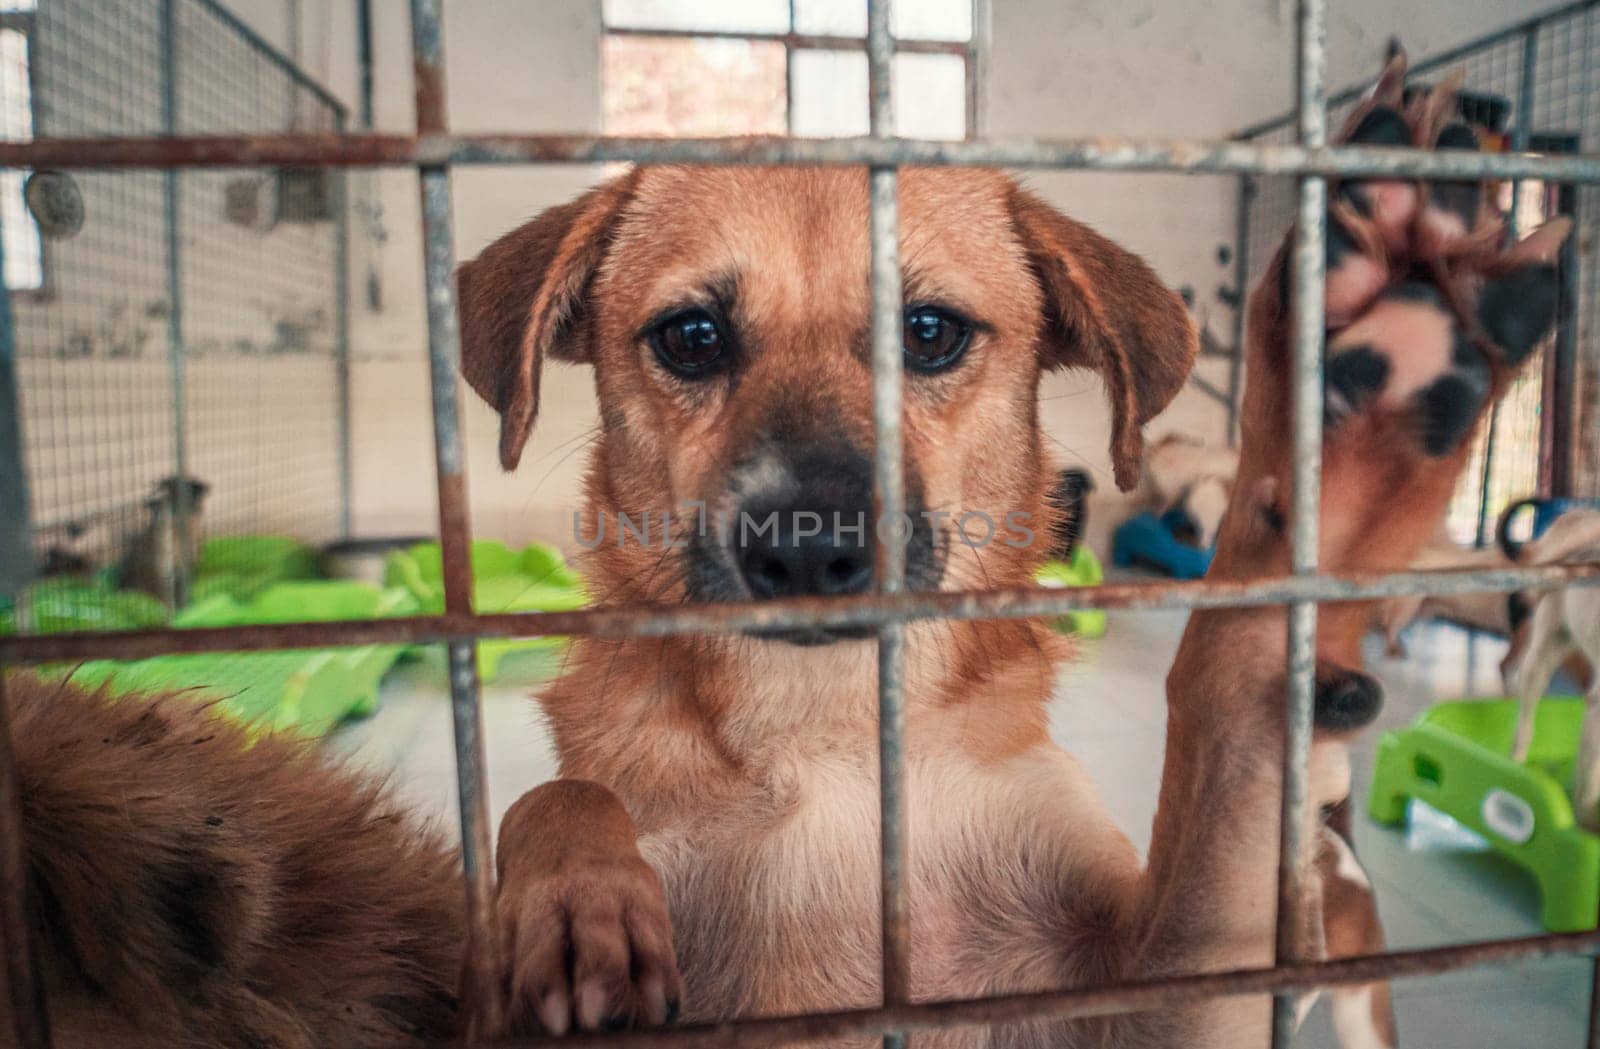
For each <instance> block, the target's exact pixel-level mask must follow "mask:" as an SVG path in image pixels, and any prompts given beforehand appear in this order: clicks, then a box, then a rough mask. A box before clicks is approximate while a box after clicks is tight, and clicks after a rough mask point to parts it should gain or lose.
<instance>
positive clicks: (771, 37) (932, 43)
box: [606, 26, 973, 58]
mask: <svg viewBox="0 0 1600 1049" xmlns="http://www.w3.org/2000/svg"><path fill="white" fill-rule="evenodd" d="M606 35H607V36H633V37H656V38H661V37H665V38H667V39H669V40H748V41H750V42H751V43H753V44H782V45H784V46H785V47H790V48H794V49H796V50H804V51H866V49H867V38H866V37H864V36H836V35H832V34H827V33H756V32H750V33H741V32H737V31H734V30H722V29H645V28H642V27H639V26H606ZM972 48H973V45H972V42H971V41H970V40H902V39H900V38H896V39H895V41H894V50H896V51H899V52H902V53H905V54H916V55H956V56H958V57H963V58H964V57H966V55H967V53H968V52H969V51H971V50H972Z"/></svg>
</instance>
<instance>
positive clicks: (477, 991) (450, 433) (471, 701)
mask: <svg viewBox="0 0 1600 1049" xmlns="http://www.w3.org/2000/svg"><path fill="white" fill-rule="evenodd" d="M439 6H440V0H412V2H411V41H412V66H413V68H414V71H415V72H414V75H415V78H416V81H415V88H416V100H417V132H418V134H422V135H427V134H439V133H443V132H444V130H445V127H446V113H445V87H444V36H443V26H442V24H441V20H440V10H439ZM419 175H420V180H421V192H422V234H423V251H424V273H425V276H426V280H427V297H428V367H429V373H430V375H431V380H432V382H431V386H432V393H433V449H434V460H435V463H436V466H437V470H438V486H439V546H440V553H441V556H442V560H443V574H444V606H445V612H446V614H449V615H458V616H470V615H471V614H472V551H471V531H470V526H469V523H468V520H467V484H466V466H465V463H464V456H463V454H462V447H461V419H460V391H459V387H458V381H457V378H456V374H457V372H458V371H459V369H460V365H461V332H460V320H459V318H458V316H457V314H456V284H455V247H454V244H453V239H454V222H453V219H452V215H451V208H450V169H449V167H448V166H447V165H425V166H424V167H423V168H422V170H421V171H420V173H419ZM446 656H447V661H448V664H449V668H450V710H451V715H452V723H453V726H454V732H455V758H456V785H457V793H458V798H459V802H460V812H461V865H462V869H463V874H464V876H465V878H466V886H467V892H466V898H467V946H466V957H465V960H464V962H463V966H462V970H463V971H462V989H461V997H462V1007H463V1011H464V1013H465V1014H466V1018H467V1023H466V1027H465V1029H466V1030H467V1031H469V1032H472V1031H487V1030H496V1029H498V1027H499V1008H500V995H499V993H498V990H497V984H496V981H497V980H498V978H499V973H500V965H499V959H498V954H499V941H498V939H497V937H496V935H495V930H496V929H497V928H498V924H497V922H496V920H495V891H494V856H493V847H492V845H491V843H490V840H489V804H488V788H487V786H486V785H485V776H484V746H483V696H482V692H481V690H480V688H479V683H478V645H477V641H476V640H473V639H470V638H455V639H452V640H451V643H450V644H449V645H448V646H447V648H446Z"/></svg>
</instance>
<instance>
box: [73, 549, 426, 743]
mask: <svg viewBox="0 0 1600 1049" xmlns="http://www.w3.org/2000/svg"><path fill="white" fill-rule="evenodd" d="M417 608H418V605H417V601H416V599H415V598H414V597H412V596H411V594H410V593H408V592H407V591H405V590H402V589H398V588H396V589H387V590H379V589H378V588H377V587H374V586H369V585H367V584H365V583H355V582H343V581H320V580H313V581H304V582H288V583H278V584H275V585H272V586H269V587H267V588H265V589H263V590H261V591H260V592H259V593H258V594H257V595H256V596H255V597H254V598H253V599H251V600H250V601H248V602H241V601H238V600H235V599H234V598H232V597H230V596H228V595H227V594H217V595H214V596H213V597H210V598H207V599H206V600H204V601H200V602H197V603H196V604H194V605H192V606H191V607H189V608H188V609H185V610H184V611H183V612H181V613H179V614H178V615H177V616H176V617H174V618H173V625H174V626H176V627H180V628H198V627H225V626H244V625H254V624H262V623H299V622H330V621H334V620H340V619H368V618H373V617H379V616H404V615H412V614H414V613H415V612H416V611H417ZM406 651H407V649H406V646H404V645H361V646H354V647H348V648H326V649H299V650H295V651H285V652H206V653H198V654H194V655H175V656H157V657H155V658H153V659H142V660H138V661H135V662H117V661H114V660H96V661H94V662H89V663H84V664H81V665H79V666H77V667H74V668H64V667H57V668H56V672H58V673H69V674H70V675H71V677H72V680H73V681H75V682H77V683H78V684H81V685H83V686H85V687H88V688H99V687H104V688H105V689H106V690H107V691H108V692H110V693H111V694H112V695H128V694H130V693H136V692H155V691H162V692H174V691H176V692H185V693H187V694H188V695H190V696H192V697H194V698H195V699H197V700H201V701H212V702H215V703H216V709H217V710H218V711H220V712H221V713H223V714H224V715H226V716H227V717H229V718H231V719H233V720H235V721H238V722H240V723H242V724H243V725H245V726H246V727H247V728H249V729H250V730H251V732H253V733H291V734H294V735H298V736H303V737H314V736H320V735H323V734H325V733H327V732H329V731H331V730H332V729H333V728H334V727H335V726H337V725H338V724H339V723H340V722H342V721H344V720H345V719H346V718H349V717H352V716H359V715H366V714H370V713H372V712H373V711H374V710H376V709H377V703H378V684H379V682H380V681H382V679H383V675H384V674H386V673H388V671H389V669H390V668H391V667H393V666H394V664H395V662H396V661H397V660H399V659H400V658H401V656H403V655H404V654H405V652H406Z"/></svg>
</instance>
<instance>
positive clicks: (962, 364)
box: [461, 168, 1194, 643]
mask: <svg viewBox="0 0 1600 1049" xmlns="http://www.w3.org/2000/svg"><path fill="white" fill-rule="evenodd" d="M899 208H900V223H901V225H900V229H901V237H900V257H901V268H902V273H903V283H904V303H905V306H904V313H903V322H904V326H903V331H904V361H905V384H904V405H905V413H904V430H905V486H906V502H907V509H908V512H909V520H903V521H878V520H875V519H874V516H873V504H872V450H873V431H872V392H871V388H872V376H871V367H870V363H869V359H870V335H869V328H870V320H871V307H870V284H869V280H868V257H869V246H868V203H867V175H866V172H865V171H864V170H862V169H857V168H807V169H749V168H743V169H741V168H721V169H705V168H645V169H639V170H637V171H634V172H631V173H629V174H628V175H625V176H622V177H621V178H619V179H618V180H616V181H613V182H611V183H608V184H607V185H605V186H602V187H600V188H598V189H596V190H594V191H591V192H590V193H589V194H588V195H586V196H585V197H583V198H581V199H580V200H578V201H576V202H574V203H573V204H569V205H566V206H564V207H561V208H556V209H552V210H551V211H548V212H546V213H545V214H544V215H541V216H540V217H539V218H537V219H535V220H534V221H533V222H531V223H529V224H528V225H527V226H524V227H522V228H521V229H519V230H517V231H515V232H513V233H511V234H509V235H508V236H507V237H505V238H503V239H502V240H500V241H499V242H497V243H496V244H494V245H492V246H491V247H490V248H489V249H488V250H486V251H485V252H484V253H483V255H482V256H480V257H479V258H478V259H477V260H475V261H474V262H471V263H468V264H467V265H465V266H463V267H462V270H461V301H462V316H463V335H464V338H463V349H464V362H463V370H464V372H465V374H466V376H467V378H468V380H469V381H470V382H471V383H472V384H473V386H474V387H475V388H476V389H477V390H478V392H479V393H480V394H482V395H483V396H484V397H485V398H486V399H487V400H489V402H490V403H491V404H493V405H494V406H495V407H496V408H498V409H499V410H500V412H501V414H502V430H501V458H502V462H503V464H504V465H505V466H506V468H507V469H511V468H513V467H514V466H515V465H516V462H517V460H518V457H519V456H520V454H521V451H522V447H523V444H524V443H525V441H526V439H527V436H528V433H529V430H530V428H531V426H532V422H533V416H534V412H535V410H536V406H537V396H538V370H539V366H540V362H541V359H542V357H543V355H545V354H552V355H555V356H558V357H561V358H564V359H569V360H577V361H583V362H588V363H591V364H593V366H594V368H595V373H596V385H597V388H598V392H599V399H600V408H601V418H602V438H601V442H600V445H599V448H598V451H597V453H596V455H595V459H594V464H593V468H592V471H591V476H590V508H589V510H590V513H589V515H588V516H587V517H586V518H585V521H584V532H585V534H584V536H582V537H581V538H582V539H583V540H584V541H585V545H589V544H591V543H592V544H593V545H594V547H595V552H594V561H595V564H596V566H597V567H598V568H599V574H600V575H601V576H602V577H605V578H602V580H601V581H600V582H601V585H602V588H605V586H606V584H607V583H608V582H609V583H613V584H617V585H620V586H623V587H625V589H627V591H628V592H627V594H626V597H625V598H624V599H626V600H644V599H651V600H667V601H671V600H677V599H682V598H688V599H691V600H747V599H751V598H757V599H764V598H774V597H793V596H802V595H837V594H848V593H855V592H860V591H864V590H867V589H869V588H871V586H872V585H873V552H874V551H873V547H874V544H875V543H877V542H880V541H881V542H895V541H900V542H904V543H905V544H906V565H907V567H906V572H907V581H908V585H909V586H911V587H912V588H914V589H924V590H926V589H935V588H939V587H944V588H946V589H978V588H985V587H990V586H1007V585H1020V584H1022V583H1024V582H1025V581H1026V579H1027V576H1028V573H1029V572H1030V571H1031V568H1032V566H1034V565H1035V564H1037V563H1038V561H1039V560H1041V559H1042V558H1043V557H1044V556H1045V554H1046V553H1047V550H1048V547H1049V536H1050V524H1051V520H1050V513H1051V511H1050V510H1049V508H1048V504H1047V501H1046V496H1047V494H1048V491H1049V487H1050V484H1051V481H1052V479H1053V474H1052V473H1051V471H1050V469H1049V464H1048V463H1047V462H1046V456H1045V455H1044V454H1043V451H1042V448H1041V443H1042V437H1041V433H1040V430H1039V425H1038V416H1037V389H1038V383H1039V378H1040V375H1041V373H1042V372H1043V371H1044V370H1046V369H1049V368H1055V367H1063V366H1069V365H1075V364H1076V365H1082V366H1087V367H1094V368H1098V369H1099V370H1100V371H1101V372H1102V373H1103V374H1104V375H1105V377H1106V380H1107V387H1108V392H1109V394H1110V396H1111V398H1112V402H1113V405H1114V407H1115V409H1116V419H1117V424H1116V433H1115V435H1114V439H1113V451H1114V458H1115V460H1116V464H1117V470H1118V479H1119V481H1121V482H1124V483H1131V479H1132V476H1133V473H1134V471H1135V469H1136V464H1137V461H1138V453H1139V445H1138V434H1139V427H1140V426H1141V425H1142V424H1143V422H1144V421H1145V420H1146V419H1148V418H1149V417H1150V416H1151V415H1153V414H1154V413H1155V412H1156V411H1159V410H1160V408H1162V407H1163V406H1164V405H1165V404H1166V403H1167V401H1168V400H1170V398H1171V397H1172V395H1173V394H1174V393H1175V392H1176V391H1177V389H1178V387H1179V386H1180V385H1181V383H1182V381H1183V379H1184V377H1185V376H1186V375H1187V373H1188V370H1189V367H1190V364H1191V363H1192V359H1193V353H1194V340H1193V336H1192V332H1191V329H1190V327H1189V324H1188V321H1187V318H1186V316H1185V314H1184V311H1183V308H1182V305H1181V303H1180V302H1179V301H1178V300H1177V298H1176V297H1175V296H1173V295H1172V294H1171V293H1170V292H1169V291H1167V290H1166V289H1165V288H1163V287H1162V286H1161V285H1160V283H1159V282H1158V281H1157V280H1156V279H1155V277H1154V275H1153V274H1152V273H1151V272H1150V271H1149V269H1148V268H1147V267H1145V266H1144V264H1143V263H1141V262H1140V261H1139V260H1138V259H1136V258H1134V257H1133V256H1132V255H1129V254H1128V253H1127V252H1124V251H1122V250H1121V249H1119V248H1116V247H1115V246H1114V245H1112V244H1110V243H1109V242H1107V241H1105V240H1104V239H1103V238H1100V237H1099V236H1097V235H1096V234H1094V233H1093V232H1091V231H1089V230H1087V229H1086V228H1084V227H1082V226H1079V225H1077V224H1076V223H1073V222H1071V221H1070V220H1068V219H1066V218H1064V217H1063V216H1061V215H1059V214H1057V213H1056V212H1054V211H1053V210H1051V209H1050V208H1048V207H1047V206H1046V205H1044V204H1042V203H1041V202H1039V201H1038V200H1036V199H1035V198H1033V197H1031V196H1029V195H1027V194H1025V193H1022V192H1021V191H1019V190H1018V189H1017V188H1016V186H1015V185H1014V184H1013V183H1012V182H1011V180H1010V179H1008V178H1007V177H1005V176H1003V175H1000V174H998V173H994V172H988V171H978V170H966V171H961V170H907V171H905V172H904V173H903V175H902V178H901V180H900V198H899ZM647 515H648V517H647ZM667 515H671V521H672V527H671V532H670V535H669V534H667V529H666V528H665V526H664V522H665V521H666V520H667V519H668V518H667ZM624 516H625V517H626V519H627V520H626V521H625V522H624V521H623V518H624ZM645 521H649V522H653V523H652V524H650V525H649V526H648V527H647V528H645V529H640V527H639V525H640V523H641V522H645ZM641 531H642V532H643V535H642V538H641ZM646 576H648V577H650V581H648V582H646V581H645V580H644V579H643V578H642V577H646ZM836 636H839V635H832V634H823V633H807V634H804V635H794V634H790V635H785V636H784V639H785V640H789V641H793V642H797V643H817V642H822V641H829V640H834V639H835V638H836Z"/></svg>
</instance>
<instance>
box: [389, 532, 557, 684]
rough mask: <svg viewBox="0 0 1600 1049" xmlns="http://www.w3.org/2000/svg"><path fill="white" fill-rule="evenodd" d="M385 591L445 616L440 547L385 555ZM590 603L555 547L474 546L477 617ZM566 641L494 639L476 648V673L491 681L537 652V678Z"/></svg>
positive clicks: (491, 543)
mask: <svg viewBox="0 0 1600 1049" xmlns="http://www.w3.org/2000/svg"><path fill="white" fill-rule="evenodd" d="M384 582H385V584H386V585H388V586H398V587H404V588H405V589H406V590H407V591H409V592H410V593H411V594H412V595H413V596H414V597H415V598H416V599H417V601H418V602H419V603H420V605H421V606H422V610H423V611H424V612H428V613H438V612H442V611H444V565H443V559H442V555H441V554H440V551H439V544H438V543H418V544H417V545H416V546H413V547H412V548H411V549H409V550H399V551H396V552H395V553H392V554H390V555H389V559H388V561H387V563H386V564H385V568H384ZM588 603H589V598H588V595H587V594H586V593H585V592H584V589H583V582H582V580H581V579H579V577H578V574H577V573H576V572H574V571H573V570H572V568H571V567H569V566H568V565H567V563H566V560H565V559H564V558H563V557H562V556H561V552H560V551H559V550H557V549H556V548H555V547H552V546H546V545H544V544H542V543H534V544H533V545H531V546H528V547H525V548H523V549H521V550H512V549H510V548H509V547H507V546H506V545H505V544H504V543H497V542H495V541H493V540H490V539H477V540H474V541H473V543H472V607H473V610H474V611H476V612H480V613H483V612H490V613H494V612H572V611H576V610H577V609H580V608H583V607H584V606H585V605H587V604H588ZM566 640H567V639H566V638H564V637H531V638H493V639H489V640H486V641H480V642H479V643H478V673H479V675H480V676H481V677H482V678H483V680H485V681H493V680H494V679H495V678H496V677H497V676H498V675H499V673H500V663H501V661H502V660H503V659H505V657H506V656H507V655H509V654H511V653H514V652H516V653H540V654H542V655H543V656H545V657H546V658H545V659H544V660H542V661H541V664H540V666H539V668H538V671H537V672H538V674H539V676H548V674H549V673H550V671H551V670H553V669H554V666H555V664H554V661H553V659H550V658H549V657H551V656H553V655H555V654H556V653H558V652H559V651H560V650H561V648H562V647H563V646H564V645H565V644H566Z"/></svg>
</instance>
